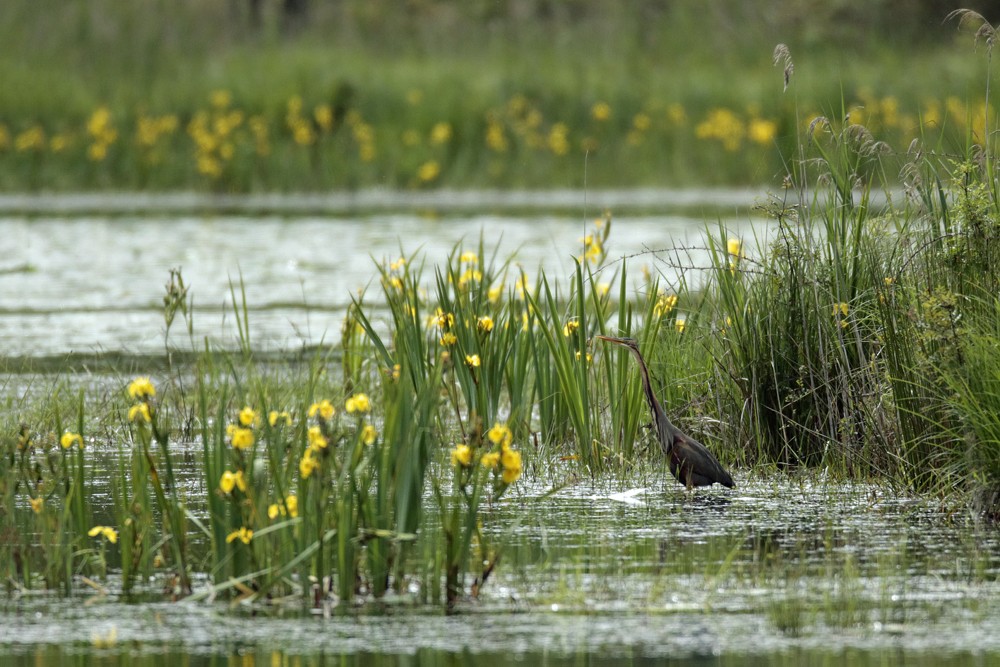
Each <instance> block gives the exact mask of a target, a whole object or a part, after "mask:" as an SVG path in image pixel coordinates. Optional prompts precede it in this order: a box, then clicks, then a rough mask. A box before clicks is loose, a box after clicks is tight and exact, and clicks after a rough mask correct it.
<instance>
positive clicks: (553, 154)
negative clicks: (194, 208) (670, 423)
mask: <svg viewBox="0 0 1000 667" xmlns="http://www.w3.org/2000/svg"><path fill="white" fill-rule="evenodd" d="M253 4H254V3H252V2H246V3H243V2H237V1H236V0H231V1H229V2H222V1H221V0H217V1H215V2H208V3H205V2H177V3H163V2H160V1H158V0H143V1H142V2H136V3H128V4H127V5H122V4H121V3H116V2H109V1H101V2H84V1H82V0H74V1H72V2H62V3H58V9H55V8H53V10H52V11H45V10H44V9H42V8H41V6H40V5H39V4H38V3H37V2H32V1H28V0H12V2H10V3H8V4H7V6H6V7H5V18H6V19H7V20H5V21H4V25H3V26H2V27H0V79H2V80H3V81H4V86H3V87H2V89H0V188H2V189H3V190H8V191H9V190H80V189H117V190H121V189H126V190H130V189H154V190H171V189H196V190H206V191H224V192H246V191H274V190H323V189H329V188H341V189H343V188H357V187H371V186H388V187H396V188H430V187H441V186H449V187H469V186H477V187H509V186H515V187H530V188H539V187H580V186H582V185H583V180H584V178H583V174H584V167H583V165H584V161H585V159H586V161H587V163H588V164H587V172H588V176H589V181H590V182H589V185H590V186H591V187H628V186H632V187H634V186H641V185H651V186H656V185H659V186H663V185H671V186H678V185H715V184H737V183H750V184H754V185H757V184H761V183H774V182H775V180H776V179H780V177H781V175H782V174H783V173H784V172H785V171H786V170H787V168H786V166H785V164H784V162H783V160H782V156H783V155H788V154H789V153H790V152H791V151H792V150H794V146H795V145H796V144H797V142H798V138H799V137H800V136H801V135H802V133H803V132H805V131H806V129H807V128H808V127H809V126H810V124H811V123H812V121H813V120H814V119H815V118H816V117H819V116H825V117H828V118H840V117H843V116H844V115H848V114H849V115H850V116H851V122H852V123H853V124H859V125H863V126H865V127H866V128H867V129H868V130H869V131H870V132H872V133H873V134H875V135H876V136H877V137H878V138H879V139H880V140H881V141H884V142H885V143H886V146H887V147H888V148H889V150H890V151H891V152H892V153H894V154H895V155H896V157H895V158H894V159H891V158H889V156H887V157H886V162H885V168H886V170H887V173H888V174H889V175H891V176H893V177H894V178H898V169H899V168H900V167H901V166H902V164H904V163H905V162H906V158H905V157H904V156H905V154H906V151H907V148H908V146H909V145H910V144H911V142H912V141H913V139H915V138H918V137H919V138H921V139H922V140H923V141H924V142H925V145H926V146H927V147H929V148H933V149H934V150H938V151H940V152H946V153H950V154H961V152H962V150H963V148H964V147H965V145H966V144H967V138H968V137H969V136H970V135H971V136H974V137H975V138H976V139H975V140H976V141H980V140H981V131H982V128H983V127H984V121H987V120H988V121H989V122H990V123H993V121H994V120H995V119H994V112H993V110H992V109H987V107H986V106H985V105H984V103H983V94H982V93H983V91H982V87H981V81H982V77H983V71H984V62H983V60H982V59H972V58H969V57H968V41H966V40H968V39H969V35H963V34H961V33H959V32H958V31H956V29H955V22H948V23H942V22H941V19H942V18H943V15H944V13H945V11H942V10H940V8H939V7H938V6H937V5H935V4H934V3H932V2H924V3H906V6H905V8H904V7H902V6H898V7H897V6H895V5H897V4H898V3H893V2H890V1H889V0H883V1H881V2H872V3H865V6H864V7H861V8H855V9H851V8H850V7H848V6H846V5H844V6H840V5H838V7H839V8H835V7H828V6H827V5H828V4H829V3H816V2H811V1H808V0H800V1H799V2H795V3H787V4H786V6H785V7H783V11H782V13H781V17H777V18H776V17H764V16H757V15H756V14H754V13H753V9H752V7H751V6H750V5H748V4H747V3H741V2H735V1H732V2H721V3H712V5H711V7H707V8H706V7H702V6H687V5H685V4H684V3H670V4H669V5H666V6H664V3H659V2H655V1H653V0H643V1H641V2H637V3H629V7H628V9H627V10H625V9H623V8H622V7H619V6H617V5H614V6H607V5H606V3H600V2H593V1H590V0H580V1H577V2H568V3H545V2H531V1H525V2H510V3H492V2H490V3H459V2H453V1H451V0H437V1H435V2H427V3H412V4H410V5H406V6H405V7H398V6H397V3H394V2H374V3H365V2H338V3H324V4H322V5H321V4H318V3H312V4H311V5H309V13H308V14H307V15H305V16H304V17H301V18H300V19H294V17H293V19H294V20H292V25H288V24H287V22H283V21H282V19H281V17H280V15H276V14H275V13H274V11H272V10H273V8H275V7H277V3H272V4H270V5H263V10H262V14H261V17H260V19H259V21H254V20H252V19H251V18H249V16H248V9H247V8H248V7H249V6H252V5H253ZM288 4H296V3H288ZM301 4H303V5H306V3H305V2H303V3H301ZM842 4H843V3H842ZM744 5H747V6H744ZM932 5H933V6H932ZM553 35H554V37H553ZM859 35H863V36H864V37H862V38H861V43H860V45H859V44H858V40H859ZM779 42H783V43H788V44H789V46H790V47H791V48H792V50H793V52H794V53H795V54H796V58H797V61H798V64H799V67H800V74H799V76H797V80H796V85H795V88H794V89H793V91H789V92H788V93H784V92H783V85H782V82H781V77H780V76H775V74H774V67H773V64H772V57H771V54H772V49H773V47H774V45H775V44H777V43H779ZM914 72H919V73H920V76H913V73H914ZM984 116H985V117H984Z"/></svg>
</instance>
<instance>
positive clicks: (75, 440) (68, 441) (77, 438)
mask: <svg viewBox="0 0 1000 667" xmlns="http://www.w3.org/2000/svg"><path fill="white" fill-rule="evenodd" d="M59 444H60V445H62V448H63V449H69V448H70V447H72V446H73V445H74V444H77V445H80V449H83V437H82V436H81V435H80V434H79V433H71V432H69V431H67V432H66V433H63V434H62V437H61V438H59Z"/></svg>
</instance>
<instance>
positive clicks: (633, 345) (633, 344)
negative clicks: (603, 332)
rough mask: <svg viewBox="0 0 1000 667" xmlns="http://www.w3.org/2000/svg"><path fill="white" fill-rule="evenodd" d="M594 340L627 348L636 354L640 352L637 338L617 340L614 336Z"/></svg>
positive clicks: (599, 337)
mask: <svg viewBox="0 0 1000 667" xmlns="http://www.w3.org/2000/svg"><path fill="white" fill-rule="evenodd" d="M594 338H598V339H600V340H603V341H606V342H608V343H614V344H615V345H621V346H622V347H627V348H629V349H630V350H634V351H636V352H638V351H639V341H637V340H636V339H635V338H616V337H614V336H594Z"/></svg>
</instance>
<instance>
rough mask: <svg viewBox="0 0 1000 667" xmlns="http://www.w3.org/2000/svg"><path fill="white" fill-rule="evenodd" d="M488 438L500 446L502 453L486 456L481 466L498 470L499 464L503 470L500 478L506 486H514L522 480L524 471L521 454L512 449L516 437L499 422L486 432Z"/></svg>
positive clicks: (491, 453)
mask: <svg viewBox="0 0 1000 667" xmlns="http://www.w3.org/2000/svg"><path fill="white" fill-rule="evenodd" d="M486 437H487V439H488V440H489V441H490V442H492V443H493V444H494V445H495V446H499V447H500V451H492V452H489V453H487V454H484V455H483V456H482V458H481V459H480V463H481V465H483V466H485V467H487V468H490V469H493V470H496V469H497V464H499V466H500V468H501V470H500V478H501V479H502V480H503V482H504V484H513V483H514V482H516V481H517V480H518V479H520V477H521V473H522V471H523V467H522V463H521V452H519V451H517V450H516V449H513V448H512V447H511V444H512V443H513V441H514V435H513V434H512V433H511V430H510V429H509V428H508V427H507V426H506V425H505V424H500V423H499V422H497V423H496V424H494V425H493V427H492V428H491V429H490V430H489V431H487V432H486Z"/></svg>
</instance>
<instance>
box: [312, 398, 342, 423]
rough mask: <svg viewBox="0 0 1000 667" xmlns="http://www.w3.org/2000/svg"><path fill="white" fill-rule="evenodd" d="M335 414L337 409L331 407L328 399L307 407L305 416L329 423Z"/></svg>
mask: <svg viewBox="0 0 1000 667" xmlns="http://www.w3.org/2000/svg"><path fill="white" fill-rule="evenodd" d="M335 414H337V409H336V408H335V407H333V403H331V402H330V401H329V400H328V399H325V398H324V399H323V400H321V401H318V402H316V403H313V404H312V405H310V406H309V409H308V410H307V411H306V415H307V416H309V417H310V418H312V417H316V418H317V419H319V420H320V421H330V420H331V419H333V416H334V415H335Z"/></svg>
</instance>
